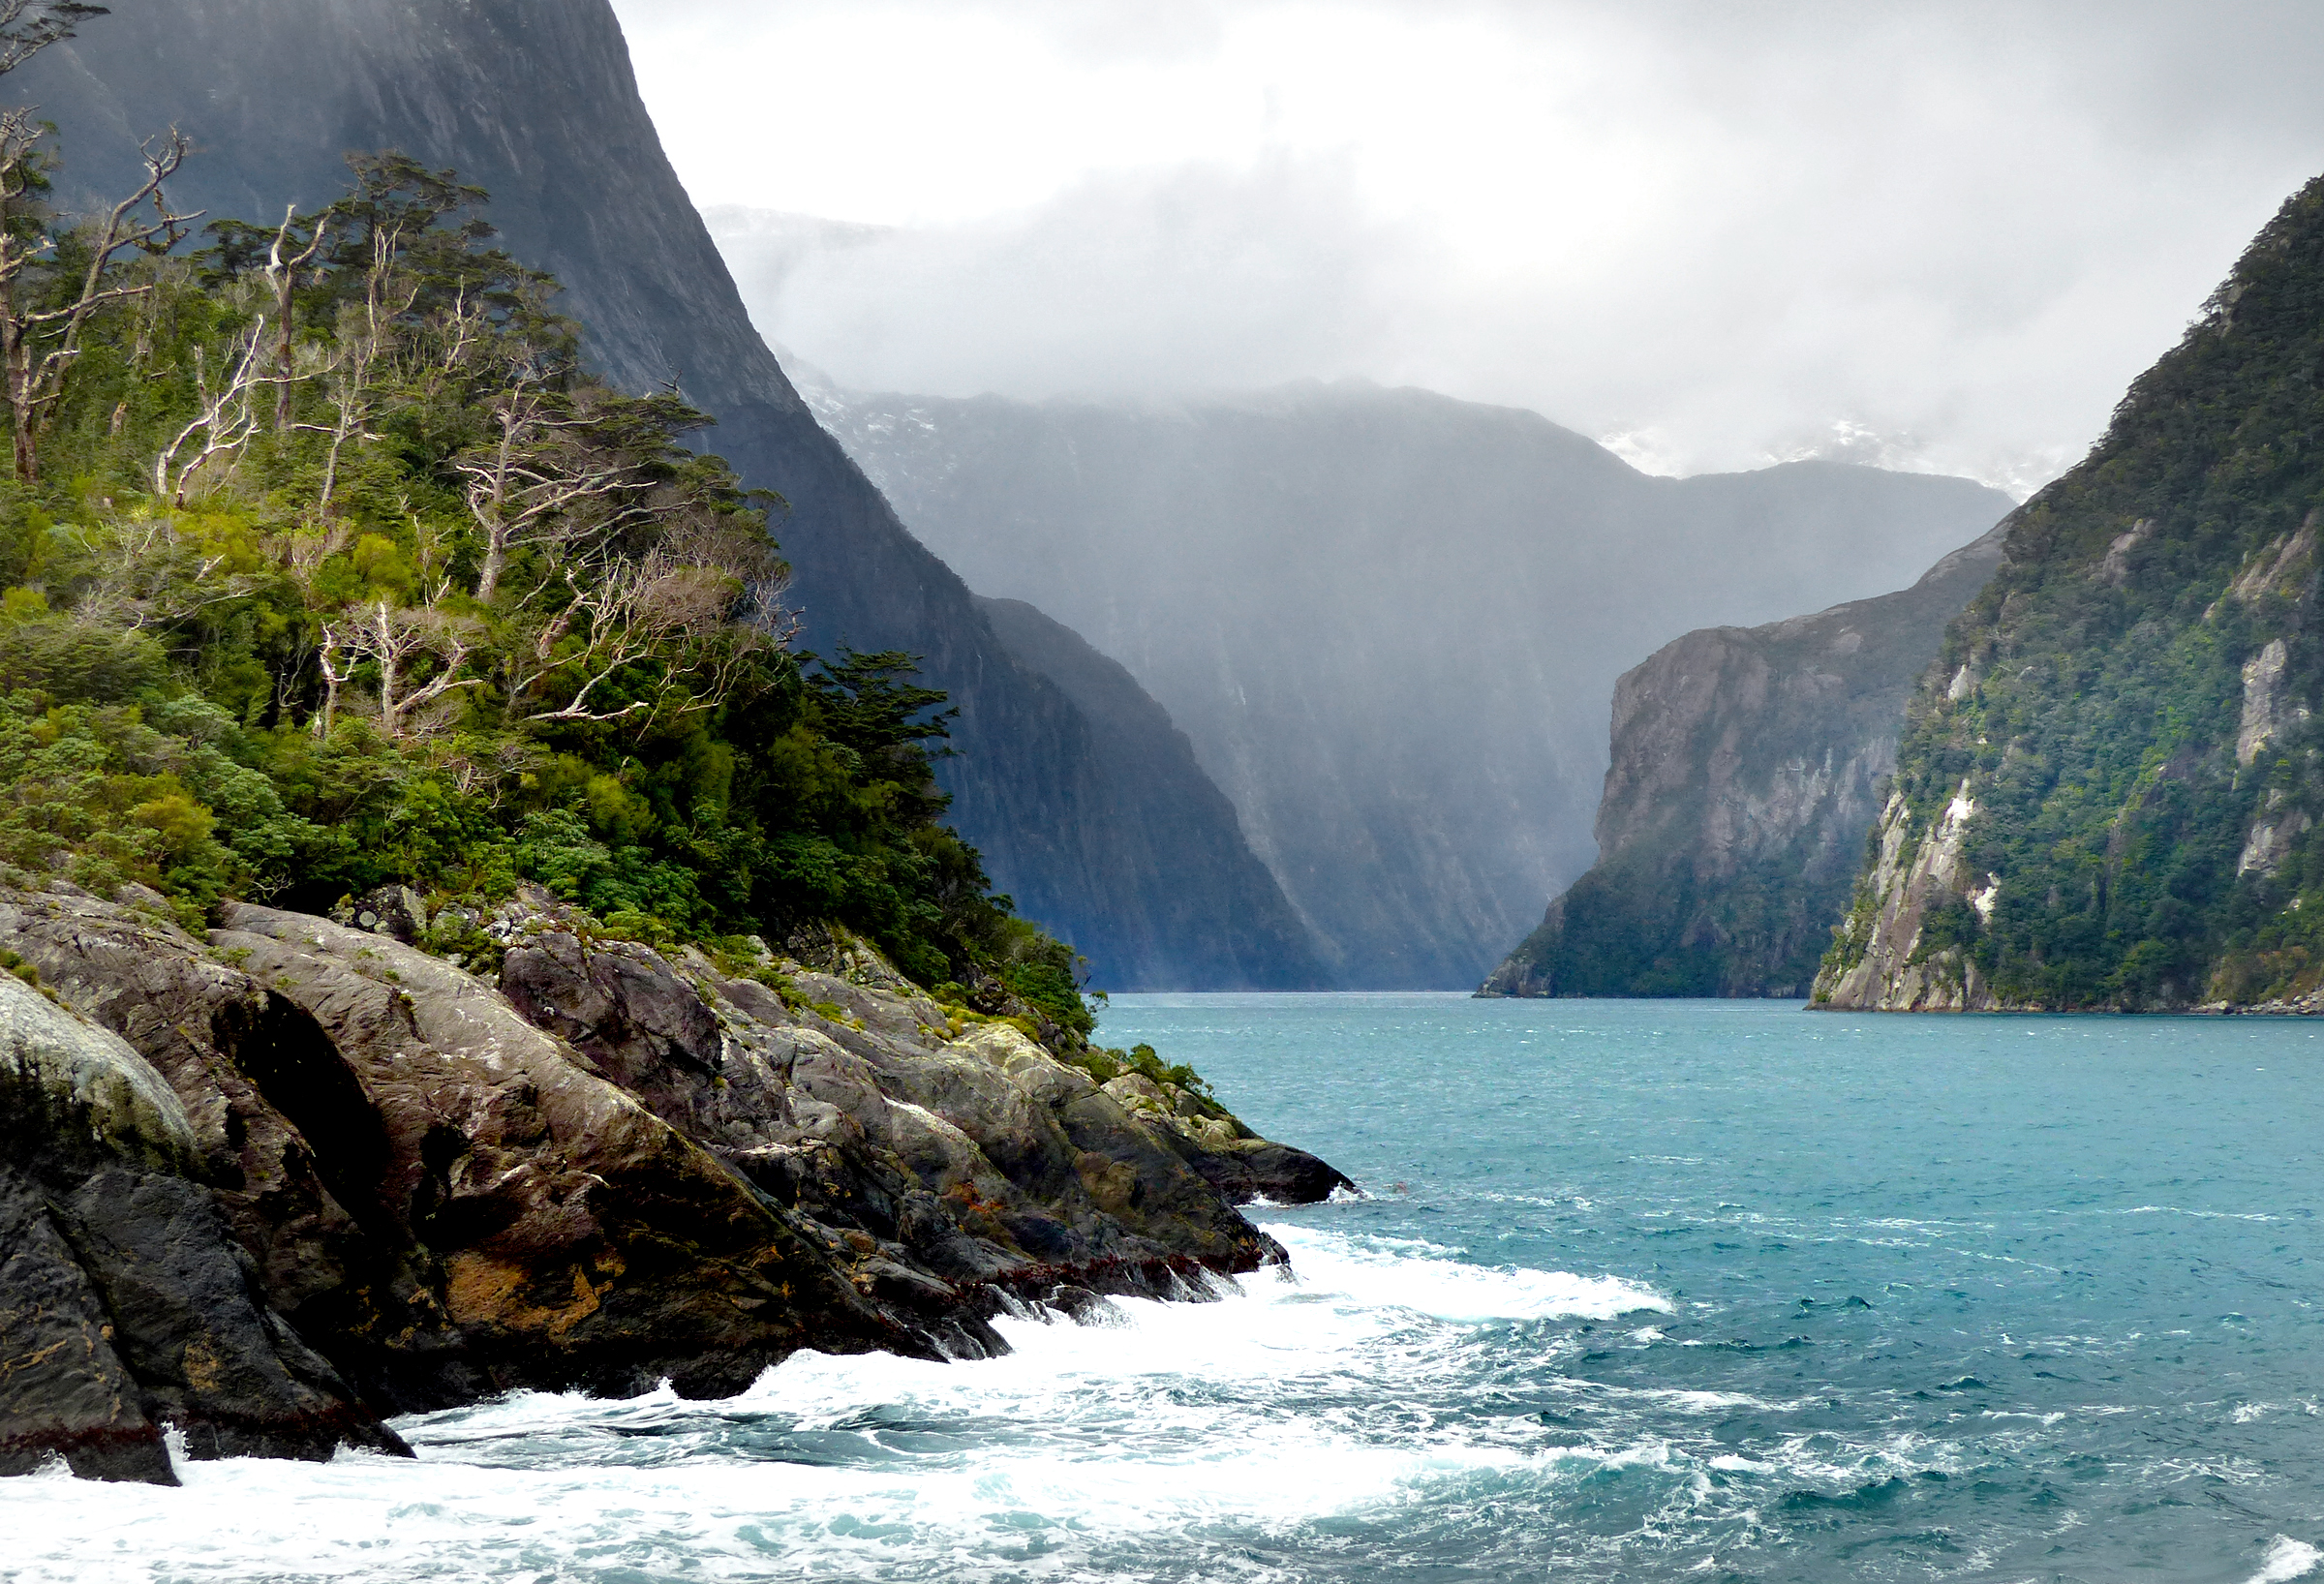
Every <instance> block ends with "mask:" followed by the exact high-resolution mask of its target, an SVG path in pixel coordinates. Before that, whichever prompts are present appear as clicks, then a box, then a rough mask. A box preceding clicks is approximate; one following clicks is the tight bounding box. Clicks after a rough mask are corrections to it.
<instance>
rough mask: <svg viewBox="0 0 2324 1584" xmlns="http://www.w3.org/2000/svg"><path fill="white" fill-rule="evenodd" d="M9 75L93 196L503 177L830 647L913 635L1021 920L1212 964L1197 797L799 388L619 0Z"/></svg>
mask: <svg viewBox="0 0 2324 1584" xmlns="http://www.w3.org/2000/svg"><path fill="white" fill-rule="evenodd" d="M8 88H9V90H10V93H11V95H12V96H13V97H15V98H20V99H22V100H28V101H31V102H33V103H37V104H38V105H39V106H40V107H41V108H42V110H43V112H44V113H45V114H46V115H47V116H49V117H51V118H52V119H54V120H55V121H56V122H57V123H58V126H59V128H60V130H61V133H62V146H63V148H64V150H65V158H66V164H65V168H64V169H63V171H62V172H61V173H60V178H59V189H58V190H59V193H60V196H62V197H64V198H67V199H68V200H73V199H76V198H78V199H86V198H93V197H95V196H98V195H103V194H110V193H113V192H116V191H121V190H126V189H124V188H123V183H124V182H125V181H129V180H131V179H132V178H133V173H134V172H135V170H136V169H137V163H136V155H137V148H138V138H139V137H144V136H149V135H151V134H152V133H153V132H156V131H158V130H160V129H162V128H164V127H166V126H168V125H170V124H171V123H175V124H177V125H179V126H182V127H183V128H184V129H185V130H186V131H187V132H188V133H189V134H191V135H192V136H193V137H194V138H195V139H196V141H197V143H198V145H199V148H200V150H201V153H200V154H199V156H198V157H197V158H196V159H195V160H193V161H192V162H190V163H189V165H188V166H187V168H186V170H185V173H184V177H183V179H181V180H180V181H179V182H178V183H177V184H176V185H175V187H174V188H173V194H174V196H175V197H176V198H178V199H179V200H180V202H181V203H190V204H192V205H195V206H199V207H201V208H203V209H206V210H207V211H208V212H210V213H212V214H217V215H234V216H240V217H243V218H249V219H270V218H273V217H276V216H279V215H280V214H281V213H282V210H283V206H284V204H286V203H287V202H291V201H296V202H298V203H300V204H302V205H306V206H310V207H312V206H316V205H320V204H321V203H323V202H327V201H328V200H329V199H330V198H333V197H335V196H336V195H337V194H338V193H339V192H340V191H341V190H342V188H343V186H344V177H345V168H344V167H343V165H342V164H341V156H342V155H343V154H344V153H346V152H347V151H350V150H368V149H377V148H383V147H397V148H401V149H403V150H404V151H405V152H407V153H409V154H411V155H413V156H414V157H415V158H418V159H420V160H423V161H425V162H427V163H428V164H430V165H432V166H439V167H448V168H456V169H457V170H458V171H459V172H460V174H461V175H462V177H463V178H465V179H467V180H470V181H474V182H476V183H478V184H480V185H482V186H484V187H485V188H487V189H489V190H490V191H491V193H492V196H493V201H492V208H491V218H492V220H493V221H494V223H495V224H497V225H498V226H499V227H500V228H501V231H502V235H503V240H504V242H505V245H506V246H507V247H508V249H509V251H510V252H511V253H513V254H514V255H515V256H516V257H518V258H519V259H522V260H523V261H525V262H526V263H528V264H531V265H533V266H535V267H536V268H540V269H545V270H548V271H550V272H551V273H553V274H555V275H556V276H557V277H558V278H559V279H560V280H562V281H563V282H564V283H565V285H566V297H565V299H564V300H563V302H562V304H561V306H562V307H563V308H564V309H565V311H566V312H568V313H570V314H572V315H573V316H574V317H576V318H578V319H580V320H583V321H584V323H585V324H586V325H587V326H588V330H589V347H590V351H591V354H592V356H593V357H594V358H595V359H596V361H597V362H598V363H599V365H600V366H601V367H603V368H604V369H605V370H606V371H607V372H608V373H609V374H610V375H612V376H613V377H614V378H615V379H617V380H618V381H621V382H622V383H624V384H626V385H627V386H629V387H631V388H634V389H641V390H642V389H649V388H653V387H657V386H659V385H661V384H662V383H664V382H665V381H674V382H675V383H677V384H678V385H679V386H680V387H681V388H682V389H683V391H684V392H685V394H686V395H687V396H688V398H689V399H690V400H691V401H693V402H694V403H695V404H696V405H697V406H700V407H702V408H704V409H705V410H707V411H710V412H712V413H713V414H715V415H716V416H717V417H718V419H719V427H718V429H717V430H716V431H714V432H713V434H712V435H711V437H710V443H711V444H712V445H713V446H714V447H715V448H716V449H718V450H719V451H720V452H721V453H722V454H723V455H725V456H726V458H727V459H728V460H729V461H730V462H732V463H733V464H734V466H735V467H736V469H737V471H738V472H740V473H741V474H742V475H743V478H744V480H745V482H746V483H748V484H749V485H751V486H753V487H759V488H769V489H774V490H778V491H780V493H781V494H782V495H783V496H784V497H785V499H787V500H788V501H789V503H790V509H789V510H788V511H787V512H783V513H780V515H779V516H778V518H777V521H776V525H775V526H776V533H777V536H778V537H779V538H780V540H781V543H782V548H783V553H784V555H785V557H786V558H787V559H788V560H789V561H790V563H791V564H792V567H793V570H794V574H795V576H794V583H793V603H794V604H795V605H797V606H799V607H801V608H803V609H804V612H805V615H806V623H807V641H808V642H810V643H811V644H813V645H816V646H819V647H821V648H824V649H827V650H828V649H836V648H837V647H839V646H841V645H846V646H850V647H852V648H855V649H858V650H863V651H872V650H883V649H901V650H905V651H908V652H909V653H911V654H914V655H921V656H924V661H923V670H924V673H925V676H926V678H927V680H928V681H929V682H930V684H931V685H934V686H938V687H942V688H945V689H946V690H948V691H949V692H950V693H951V694H952V697H953V701H954V703H955V704H957V705H958V706H959V708H960V716H959V719H958V721H957V723H956V727H955V732H954V740H955V744H956V746H958V747H959V748H960V749H961V752H960V755H959V757H957V758H954V759H951V760H949V761H947V762H946V764H945V766H944V767H943V771H942V774H943V777H944V779H945V782H946V785H947V786H948V788H949V790H950V791H951V792H952V793H953V796H954V799H955V802H954V806H953V815H952V817H953V819H954V822H955V823H956V824H957V825H958V826H959V828H960V830H961V831H962V833H963V835H964V836H965V837H967V838H968V839H969V840H970V841H972V842H974V843H975V844H976V845H977V846H978V847H980V848H981V849H982V850H983V852H984V854H985V857H986V861H987V866H988V868H990V869H991V871H992V873H993V875H994V879H995V880H996V881H997V882H998V884H999V885H1000V887H1001V889H1003V890H1005V891H1008V892H1010V893H1011V894H1013V895H1014V896H1015V897H1016V899H1017V900H1018V903H1019V906H1020V909H1021V910H1022V911H1023V912H1024V914H1025V915H1026V916H1027V917H1030V918H1033V919H1036V920H1038V921H1040V922H1041V923H1043V924H1045V925H1047V926H1049V927H1050V928H1052V929H1055V931H1056V932H1057V933H1058V934H1059V935H1061V936H1062V937H1064V938H1066V939H1069V940H1071V941H1073V942H1074V943H1075V944H1076V945H1078V946H1079V947H1080V948H1081V949H1082V950H1083V951H1084V952H1085V953H1086V955H1087V956H1088V958H1089V960H1090V962H1091V966H1092V971H1093V973H1094V975H1095V977H1096V978H1097V981H1098V982H1099V983H1100V984H1101V985H1102V984H1105V983H1109V982H1115V983H1118V982H1123V981H1122V979H1121V975H1123V974H1125V973H1129V972H1131V971H1133V970H1132V968H1131V966H1130V964H1131V963H1132V962H1133V961H1135V962H1137V963H1149V962H1151V961H1153V960H1154V957H1153V950H1152V947H1153V943H1154V942H1157V941H1163V942H1168V943H1169V947H1170V950H1172V951H1181V950H1182V953H1183V956H1184V958H1185V960H1189V961H1195V960H1202V959H1203V958H1204V957H1205V954H1206V953H1207V952H1208V945H1207V942H1206V935H1207V930H1204V929H1196V930H1195V931H1194V932H1193V934H1192V935H1191V937H1190V936H1189V934H1188V924H1187V919H1188V909H1187V907H1186V898H1185V897H1184V895H1183V894H1181V893H1179V892H1177V891H1176V890H1172V889H1162V890H1150V889H1141V886H1142V879H1141V877H1143V876H1146V875H1147V874H1150V873H1151V872H1152V868H1153V866H1152V865H1151V863H1150V862H1148V859H1149V856H1150V854H1149V849H1148V846H1147V842H1148V839H1149V838H1150V836H1151V834H1152V833H1153V832H1155V831H1160V830H1167V829H1170V828H1173V827H1174V826H1175V825H1177V824H1178V823H1182V821H1181V818H1180V813H1179V811H1178V810H1176V809H1173V808H1168V807H1148V806H1147V805H1146V804H1145V803H1144V802H1143V801H1142V799H1143V798H1144V797H1145V796H1146V792H1145V789H1143V788H1142V787H1141V786H1140V784H1139V783H1138V782H1136V781H1135V780H1134V779H1132V778H1127V777H1121V776H1119V775H1117V774H1116V773H1114V772H1113V771H1111V770H1109V769H1108V767H1106V766H1104V765H1103V764H1101V763H1099V762H1098V760H1097V758H1096V756H1095V755H1096V752H1097V749H1096V747H1095V746H1094V742H1093V736H1092V728H1091V723H1090V722H1089V721H1088V720H1087V719H1086V717H1085V716H1083V714H1082V713H1081V711H1079V710H1078V709H1076V708H1075V706H1074V704H1073V702H1072V700H1071V699H1070V698H1069V697H1068V696H1067V695H1066V694H1065V692H1064V691H1062V690H1061V689H1060V688H1058V687H1057V686H1055V685H1054V684H1053V683H1051V681H1050V680H1049V679H1048V678H1046V677H1044V676H1042V675H1041V674H1040V673H1038V672H1037V671H1035V670H1032V669H1030V668H1028V667H1026V666H1024V664H1022V663H1020V662H1019V661H1018V659H1017V658H1015V657H1014V656H1013V655H1012V654H1011V653H1010V651H1009V649H1008V647H1007V646H1006V645H1004V644H1002V643H1001V642H1000V641H999V640H998V639H997V638H996V637H995V636H994V632H993V630H992V628H991V626H990V624H988V623H987V622H986V620H985V618H984V616H983V614H982V613H981V612H980V611H979V610H978V609H977V607H976V605H975V602H974V600H973V598H972V596H971V595H970V594H969V592H968V589H967V587H966V586H965V585H964V584H963V582H962V581H961V579H960V578H959V577H957V576H955V575H954V573H953V571H952V570H951V569H950V568H949V567H947V566H946V565H945V564H943V563H942V562H940V561H938V560H937V559H936V557H934V556H933V555H931V554H930V553H929V552H928V550H927V549H925V548H924V547H923V546H922V545H921V544H920V543H919V542H918V541H917V540H915V539H914V538H913V537H912V535H911V534H910V533H907V532H905V530H904V528H903V527H902V524H901V523H900V522H898V520H897V517H896V514H895V512H894V511H892V510H891V509H890V508H889V506H888V503H887V502H886V501H885V500H883V499H882V498H881V496H880V494H879V492H878V490H877V489H875V488H873V487H872V485H871V483H870V482H869V481H868V480H867V479H866V478H865V476H864V474H863V472H861V471H860V470H859V469H858V468H857V467H856V465H855V464H854V463H853V462H852V461H850V460H849V458H848V457H847V455H846V453H845V452H844V451H843V450H842V449H841V447H840V445H839V444H838V443H837V442H834V441H833V440H832V438H831V437H830V436H829V435H828V434H826V433H825V432H824V431H823V430H822V428H821V427H819V425H818V424H817V423H816V421H815V418H814V415H813V414H812V413H811V412H810V411H808V409H807V408H806V406H805V405H804V404H803V403H802V402H801V401H800V399H799V396H798V393H797V392H796V391H795V390H793V388H792V386H791V382H790V381H789V380H788V379H787V378H786V377H785V376H784V374H783V371H782V369H781V368H780V366H779V365H778V364H777V362H776V359H775V357H774V354H773V353H771V352H770V351H769V350H767V348H766V345H765V343H764V342H763V341H762V340H761V339H760V338H759V336H758V334H757V333H756V331H754V330H753V329H752V328H751V325H750V320H749V315H748V313H747V312H746V311H745V309H744V306H743V303H742V300H741V298H740V297H739V296H738V295H737V294H736V291H735V289H734V285H733V282H732V280H731V279H730V278H729V276H728V275H727V272H726V269H725V266H724V264H723V263H722V262H721V261H720V259H719V254H718V252H717V250H716V249H715V248H714V247H713V246H712V244H711V240H710V235H709V233H708V231H707V230H705V229H704V228H703V225H702V222H701V220H700V218H699V217H698V216H697V215H696V213H695V211H694V209H693V206H692V204H691V203H690V202H689V201H688V198H687V196H686V193H685V191H684V189H683V188H682V187H680V185H679V183H678V181H677V178H676V176H675V174H674V173H673V172H672V171H671V169H670V166H669V162H668V161H667V159H666V158H665V157H664V156H663V154H662V151H661V146H660V142H659V140H658V139H657V137H656V135H655V131H654V126H653V123H652V121H651V119H650V118H649V117H648V115H647V114H646V110H645V107H644V106H643V104H642V103H641V102H640V101H639V99H638V97H637V91H636V86H635V83H634V81H633V80H632V77H631V75H630V70H629V62H628V55H627V49H626V47H625V46H624V44H623V41H622V36H621V30H620V27H619V25H618V23H617V22H616V21H615V18H614V15H613V13H612V10H611V9H610V7H609V6H608V5H606V4H605V3H604V0H120V3H119V4H118V5H115V6H113V7H112V15H109V16H106V17H101V18H97V19H95V20H92V21H91V22H89V23H88V24H87V25H86V26H84V27H83V28H82V29H81V33H80V37H79V38H78V39H76V41H74V42H73V43H71V44H68V45H61V46H55V47H54V48H52V49H50V50H49V51H47V52H46V53H45V54H43V55H41V56H40V57H38V58H36V59H35V60H34V61H33V62H32V63H31V64H30V65H29V66H27V67H26V68H24V69H23V70H22V71H21V72H19V73H17V74H15V75H13V76H11V77H10V78H9V79H8ZM1125 800H1127V801H1126V802H1125ZM1067 832H1069V833H1071V836H1070V838H1061V837H1060V835H1059V833H1067ZM1217 900H1218V902H1219V905H1220V906H1221V908H1226V909H1231V908H1234V907H1239V906H1245V905H1251V906H1255V907H1257V908H1259V909H1260V910H1262V911H1264V909H1265V906H1266V899H1265V897H1264V896H1263V895H1262V896H1258V897H1250V896H1244V895H1239V894H1238V895H1233V896H1229V897H1223V898H1220V899H1217ZM1117 941H1119V942H1125V943H1127V942H1134V943H1136V945H1135V947H1134V948H1133V950H1132V951H1131V953H1130V955H1128V956H1124V955H1122V954H1121V953H1120V952H1117V950H1116V942H1117ZM1281 966H1282V970H1283V971H1284V972H1286V973H1290V974H1293V975H1295V976H1296V975H1297V974H1299V973H1300V972H1303V971H1304V969H1303V966H1302V965H1301V964H1300V962H1297V961H1294V962H1290V963H1287V964H1283V965H1281Z"/></svg>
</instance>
